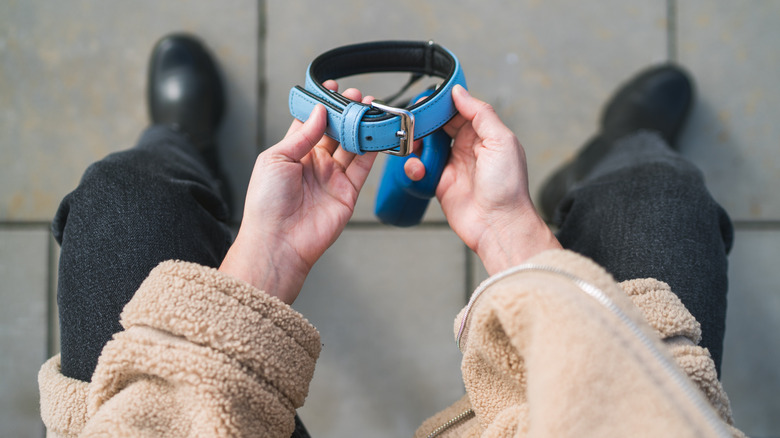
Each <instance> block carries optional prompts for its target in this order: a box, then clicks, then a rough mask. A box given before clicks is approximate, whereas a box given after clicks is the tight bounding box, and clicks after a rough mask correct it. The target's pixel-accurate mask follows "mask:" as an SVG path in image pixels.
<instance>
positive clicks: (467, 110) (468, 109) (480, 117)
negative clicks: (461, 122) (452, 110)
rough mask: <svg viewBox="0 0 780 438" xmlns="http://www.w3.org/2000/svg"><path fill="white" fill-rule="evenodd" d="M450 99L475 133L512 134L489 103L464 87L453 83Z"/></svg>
mask: <svg viewBox="0 0 780 438" xmlns="http://www.w3.org/2000/svg"><path fill="white" fill-rule="evenodd" d="M452 100H453V101H454V102H455V107H456V108H457V109H458V112H459V113H460V114H461V116H463V118H464V119H465V120H466V121H470V122H471V124H472V126H473V127H474V131H476V133H477V135H479V136H480V137H482V138H503V137H504V136H506V135H507V134H511V135H514V134H512V132H511V131H510V130H509V128H507V127H506V125H504V122H502V121H501V119H500V118H499V117H498V114H496V112H495V110H494V109H493V107H492V106H490V105H489V104H487V103H485V102H483V101H481V100H479V99H477V98H474V97H472V96H471V95H470V94H469V92H468V91H466V89H465V88H463V87H462V86H460V85H455V87H453V88H452Z"/></svg>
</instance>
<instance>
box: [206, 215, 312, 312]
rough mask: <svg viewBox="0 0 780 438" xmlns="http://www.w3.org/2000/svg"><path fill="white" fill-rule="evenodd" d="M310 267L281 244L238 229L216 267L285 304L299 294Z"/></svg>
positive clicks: (291, 301) (290, 302) (289, 302)
mask: <svg viewBox="0 0 780 438" xmlns="http://www.w3.org/2000/svg"><path fill="white" fill-rule="evenodd" d="M293 253H294V251H293ZM310 269H311V267H310V266H307V265H306V263H304V262H303V260H302V259H301V258H300V257H298V255H297V254H290V250H289V249H288V248H287V247H286V246H285V245H284V244H278V243H274V242H270V241H269V240H268V239H263V238H259V237H257V236H249V235H248V234H246V233H244V234H242V233H241V230H239V233H238V236H237V237H236V240H235V242H234V243H233V245H232V246H231V247H230V249H229V250H228V253H227V254H226V255H225V259H224V260H223V261H222V264H221V265H220V267H219V271H221V272H223V273H226V274H228V275H230V276H232V277H235V278H237V279H239V280H242V281H244V282H246V283H249V284H250V285H252V286H254V287H255V288H256V289H259V290H261V291H263V292H265V293H266V294H268V295H271V296H275V297H277V298H279V299H280V300H282V301H284V302H285V303H287V304H292V303H293V302H294V301H295V299H296V298H297V297H298V293H300V291H301V288H302V287H303V283H304V281H305V280H306V276H307V275H308V273H309V270H310Z"/></svg>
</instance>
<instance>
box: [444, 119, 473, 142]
mask: <svg viewBox="0 0 780 438" xmlns="http://www.w3.org/2000/svg"><path fill="white" fill-rule="evenodd" d="M467 122H468V121H467V120H466V119H465V118H463V116H461V115H460V114H455V116H454V117H453V118H452V119H450V121H449V122H447V123H446V124H445V125H444V126H442V129H443V130H444V132H446V133H447V135H449V136H450V137H451V138H455V137H457V136H458V132H459V131H460V129H461V128H462V127H463V125H465V124H466V123H467Z"/></svg>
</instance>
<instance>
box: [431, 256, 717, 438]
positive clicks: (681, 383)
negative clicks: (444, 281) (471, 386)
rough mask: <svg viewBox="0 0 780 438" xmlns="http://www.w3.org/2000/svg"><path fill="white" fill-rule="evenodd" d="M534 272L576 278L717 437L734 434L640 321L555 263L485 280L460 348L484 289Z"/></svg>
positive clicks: (517, 268)
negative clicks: (701, 416) (501, 281)
mask: <svg viewBox="0 0 780 438" xmlns="http://www.w3.org/2000/svg"><path fill="white" fill-rule="evenodd" d="M530 271H536V272H547V273H552V274H556V275H560V276H563V277H565V278H566V279H568V280H570V281H572V282H573V283H574V284H575V285H577V287H579V288H580V289H581V290H582V291H583V292H585V293H586V294H587V295H588V296H590V297H591V298H593V299H595V300H596V301H597V302H598V303H599V304H601V305H602V306H604V307H605V308H606V309H607V310H609V311H610V312H611V313H612V314H613V315H615V316H616V317H617V318H618V319H619V320H620V321H621V322H622V323H623V324H625V325H626V327H628V329H629V330H630V331H631V333H632V334H633V335H634V336H636V338H637V339H638V340H639V341H640V343H641V344H642V345H643V346H644V347H645V348H647V349H648V351H650V353H651V354H652V356H653V358H654V359H655V360H656V362H658V363H659V364H660V365H661V368H662V369H663V370H664V372H665V373H666V374H667V376H668V377H669V378H670V379H671V381H672V382H674V383H675V384H676V385H677V386H678V387H679V388H680V389H681V390H682V392H683V394H684V395H685V396H686V397H687V398H688V400H689V401H690V402H691V403H692V404H693V405H694V406H695V407H696V408H697V409H698V410H699V412H701V413H702V415H703V416H704V419H705V420H706V422H707V423H708V424H709V425H710V427H711V428H712V429H713V430H714V431H715V432H716V433H717V436H720V437H731V434H730V433H729V432H728V431H727V430H726V428H725V426H724V425H723V422H722V421H721V420H720V418H719V417H718V414H717V413H716V412H715V410H714V409H713V408H712V406H710V404H709V402H708V401H707V400H706V399H704V397H703V396H702V394H701V393H700V391H699V389H698V388H696V387H694V386H693V384H692V383H691V382H690V380H689V379H688V377H687V376H686V375H685V374H683V373H682V371H680V370H679V369H678V368H677V366H676V364H674V363H672V362H671V361H670V360H669V359H668V358H667V357H666V356H664V355H663V354H662V353H661V352H660V351H659V350H658V349H657V348H655V345H653V342H652V341H651V340H650V338H648V337H647V335H645V333H644V332H643V331H642V330H641V329H640V328H639V326H638V325H636V323H635V322H634V321H633V320H632V319H631V318H629V317H628V315H626V314H625V313H624V312H623V311H622V310H621V309H620V308H619V307H618V306H617V305H616V304H615V303H614V302H613V301H612V300H611V299H610V298H609V296H607V294H605V293H604V291H602V290H601V289H599V288H598V287H596V286H594V285H592V284H590V283H588V282H586V281H585V280H583V279H581V278H579V277H577V276H575V275H573V274H570V273H568V272H566V271H564V270H561V269H558V268H554V267H551V266H544V265H535V264H525V265H519V266H515V267H514V268H511V269H508V270H506V271H504V272H501V273H499V274H496V275H494V276H493V277H491V278H489V279H488V280H486V281H485V282H483V283H482V284H481V285H480V286H479V287H478V288H477V290H476V291H474V294H473V295H472V296H471V300H469V303H468V305H467V306H466V310H465V312H464V313H463V319H462V320H461V324H460V330H459V331H458V336H457V343H458V348H460V338H461V336H462V335H463V329H464V328H465V326H466V319H467V318H468V316H469V313H470V311H471V308H472V306H473V305H474V302H476V300H477V298H479V295H481V294H482V292H484V291H485V290H486V289H487V288H488V287H490V286H491V285H493V284H495V283H496V282H498V281H500V280H502V279H504V278H506V277H508V276H510V275H513V274H516V273H518V272H530ZM442 427H444V426H442ZM449 427H451V426H449ZM437 430H438V429H437ZM434 432H435V431H434ZM434 436H435V435H434Z"/></svg>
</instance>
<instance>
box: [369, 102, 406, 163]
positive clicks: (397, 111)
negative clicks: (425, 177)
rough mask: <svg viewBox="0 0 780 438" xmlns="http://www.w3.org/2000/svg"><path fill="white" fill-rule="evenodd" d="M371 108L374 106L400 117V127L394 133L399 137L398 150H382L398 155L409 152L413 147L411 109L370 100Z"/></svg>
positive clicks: (402, 155) (403, 155)
mask: <svg viewBox="0 0 780 438" xmlns="http://www.w3.org/2000/svg"><path fill="white" fill-rule="evenodd" d="M371 108H376V109H378V110H380V111H384V112H386V113H388V114H393V115H396V116H399V117H401V129H400V130H398V132H396V133H395V135H396V137H398V138H399V139H400V140H399V144H398V151H394V150H392V149H388V150H384V151H382V152H384V153H386V154H389V155H396V156H399V157H405V156H407V155H409V154H411V153H412V149H413V148H414V114H412V112H411V111H407V110H405V109H402V108H395V107H392V106H388V105H385V104H381V103H377V102H371Z"/></svg>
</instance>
